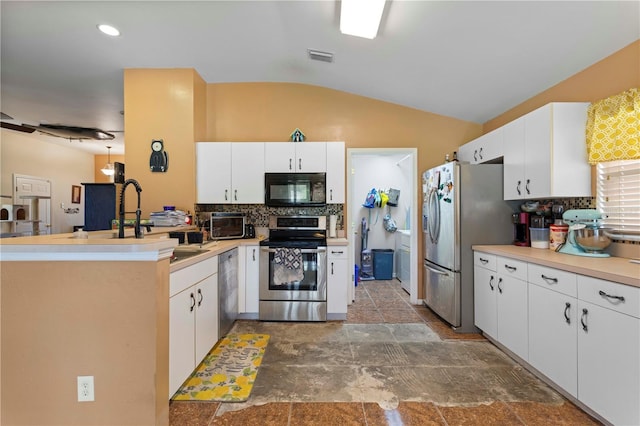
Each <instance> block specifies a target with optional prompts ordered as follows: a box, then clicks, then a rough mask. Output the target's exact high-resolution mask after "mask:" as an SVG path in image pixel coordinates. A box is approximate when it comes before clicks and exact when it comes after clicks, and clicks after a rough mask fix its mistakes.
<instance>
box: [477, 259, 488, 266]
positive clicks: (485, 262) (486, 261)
mask: <svg viewBox="0 0 640 426" xmlns="http://www.w3.org/2000/svg"><path fill="white" fill-rule="evenodd" d="M478 260H480V263H482V264H483V265H486V264H487V263H489V259H483V258H481V257H480V258H478Z"/></svg>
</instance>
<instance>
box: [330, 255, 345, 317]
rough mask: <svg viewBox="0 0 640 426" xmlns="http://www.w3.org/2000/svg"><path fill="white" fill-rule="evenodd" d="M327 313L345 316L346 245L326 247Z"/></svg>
mask: <svg viewBox="0 0 640 426" xmlns="http://www.w3.org/2000/svg"><path fill="white" fill-rule="evenodd" d="M327 252H328V253H327V314H333V316H334V318H332V319H338V317H342V316H343V317H344V318H346V316H347V298H348V292H349V283H350V280H349V270H348V268H347V252H348V247H347V246H329V247H327Z"/></svg>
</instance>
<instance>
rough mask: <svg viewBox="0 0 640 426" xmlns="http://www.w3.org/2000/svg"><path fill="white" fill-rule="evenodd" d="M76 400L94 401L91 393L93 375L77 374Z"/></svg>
mask: <svg viewBox="0 0 640 426" xmlns="http://www.w3.org/2000/svg"><path fill="white" fill-rule="evenodd" d="M78 401H79V402H87V401H95V397H94V394H93V376H78Z"/></svg>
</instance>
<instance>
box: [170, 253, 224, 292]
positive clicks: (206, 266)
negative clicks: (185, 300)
mask: <svg viewBox="0 0 640 426" xmlns="http://www.w3.org/2000/svg"><path fill="white" fill-rule="evenodd" d="M217 272H218V256H213V257H210V258H208V259H205V260H203V261H202V262H198V263H196V264H195V265H192V266H189V267H187V268H184V269H180V270H179V271H176V272H173V273H171V275H170V276H169V296H173V295H174V294H178V293H180V292H181V291H182V290H184V289H185V288H189V287H191V286H192V285H194V284H196V283H198V282H200V281H202V280H203V279H205V278H207V277H208V276H210V275H213V274H215V273H217Z"/></svg>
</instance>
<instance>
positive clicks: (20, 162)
mask: <svg viewBox="0 0 640 426" xmlns="http://www.w3.org/2000/svg"><path fill="white" fill-rule="evenodd" d="M79 143H90V142H78V141H72V142H69V145H71V146H72V145H73V144H79ZM13 173H17V174H22V175H29V176H35V177H41V178H44V179H49V180H50V181H51V225H52V229H51V232H52V233H63V232H72V231H73V226H74V225H82V224H83V223H84V187H82V196H81V204H71V185H81V183H83V182H93V180H94V156H93V154H91V153H88V152H84V151H81V150H78V149H74V148H71V147H69V148H67V147H65V146H60V145H56V144H52V143H48V142H43V141H41V140H39V139H38V138H36V137H33V136H31V135H30V134H27V133H18V132H15V131H11V130H5V129H2V133H0V195H8V196H11V195H12V194H13V191H12V189H13V188H12V187H13ZM1 202H2V204H8V203H11V200H10V199H5V198H2V200H1ZM60 203H64V205H65V207H66V208H75V207H77V208H79V209H80V213H78V214H66V213H64V212H63V210H62V209H61V208H60ZM3 231H4V229H3Z"/></svg>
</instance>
